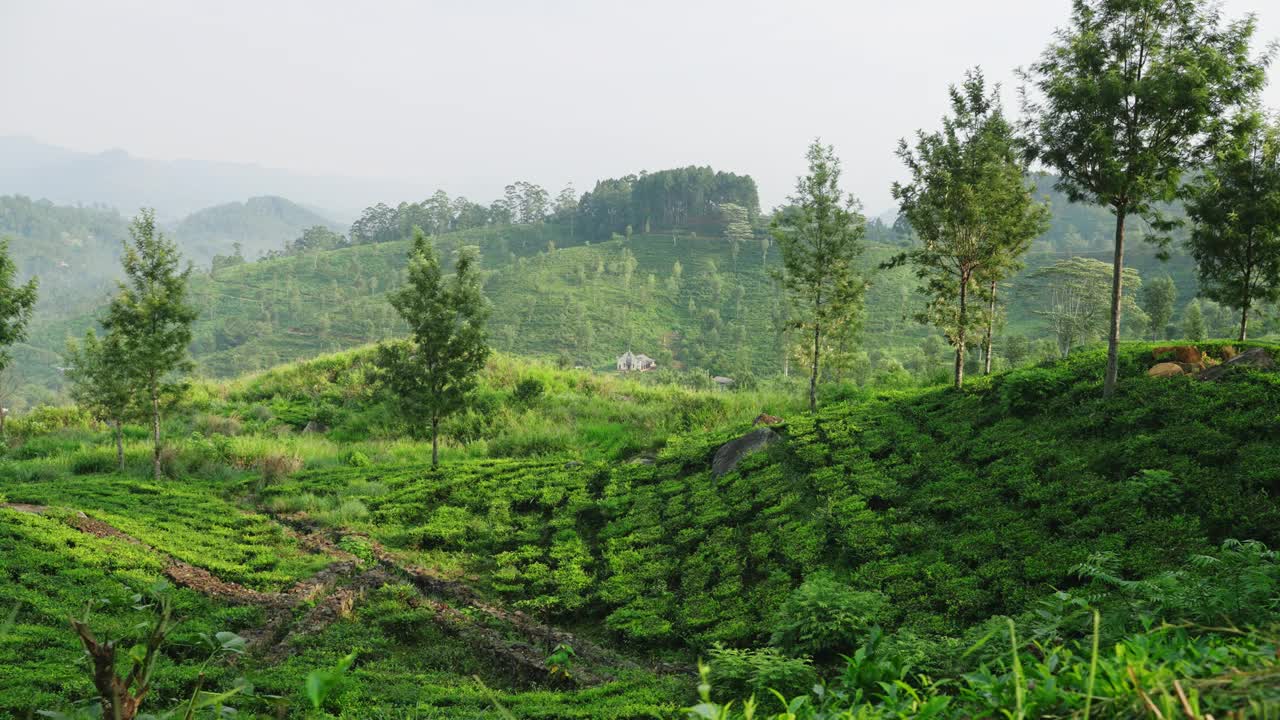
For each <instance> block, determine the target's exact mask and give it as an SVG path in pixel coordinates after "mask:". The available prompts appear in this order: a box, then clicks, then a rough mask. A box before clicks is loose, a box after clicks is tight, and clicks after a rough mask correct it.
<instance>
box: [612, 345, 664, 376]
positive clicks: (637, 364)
mask: <svg viewBox="0 0 1280 720" xmlns="http://www.w3.org/2000/svg"><path fill="white" fill-rule="evenodd" d="M656 367H658V363H657V362H655V361H654V359H653V358H651V357H649V356H648V355H643V354H640V353H632V352H631V351H630V350H628V351H626V352H625V353H623V354H621V355H619V356H618V372H644V371H646V370H653V369H654V368H656Z"/></svg>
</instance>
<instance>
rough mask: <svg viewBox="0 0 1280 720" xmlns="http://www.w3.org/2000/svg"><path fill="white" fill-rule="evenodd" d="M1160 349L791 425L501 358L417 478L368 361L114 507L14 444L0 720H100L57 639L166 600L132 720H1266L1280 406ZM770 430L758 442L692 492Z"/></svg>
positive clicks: (278, 374) (218, 388) (101, 465)
mask: <svg viewBox="0 0 1280 720" xmlns="http://www.w3.org/2000/svg"><path fill="white" fill-rule="evenodd" d="M1153 347H1154V346H1150V345H1140V344H1135V345H1126V346H1125V347H1124V348H1123V353H1122V360H1123V363H1122V371H1121V376H1122V380H1123V382H1122V383H1121V385H1120V391H1119V392H1118V393H1117V394H1116V395H1115V396H1114V397H1112V398H1110V399H1103V398H1102V393H1101V392H1100V390H1101V375H1102V373H1101V368H1102V364H1103V363H1104V361H1105V354H1104V353H1103V352H1102V351H1100V350H1086V351H1082V352H1077V353H1074V354H1072V355H1071V356H1070V357H1069V358H1067V359H1065V360H1062V361H1058V362H1054V363H1049V364H1043V365H1039V366H1035V367H1029V368H1024V369H1019V370H1014V371H1010V372H1006V373H1002V374H997V375H995V376H992V377H990V378H984V379H981V380H979V381H976V382H974V383H972V386H971V387H968V388H966V390H965V391H964V392H955V391H952V390H944V389H940V388H919V389H910V390H900V391H892V392H885V391H882V392H867V391H864V390H858V389H856V388H848V389H844V390H841V389H840V387H839V386H835V387H833V388H831V390H830V392H829V393H828V396H827V397H826V398H825V401H824V403H823V405H822V407H821V408H820V409H819V412H818V413H817V414H816V415H813V416H809V415H807V414H804V413H803V412H801V411H800V410H799V408H798V407H797V402H796V400H795V399H793V396H798V393H795V392H790V391H791V388H785V387H779V388H767V389H762V390H758V391H749V392H748V391H744V392H724V391H710V390H709V391H700V390H691V389H687V388H679V387H674V386H668V385H662V384H661V383H658V382H654V381H653V378H646V379H644V380H647V382H646V381H644V380H624V379H620V378H617V377H614V376H608V375H603V374H595V373H592V372H589V371H572V370H568V371H565V370H553V369H551V368H550V367H547V366H543V365H538V364H536V363H528V362H525V361H520V360H517V359H515V358H510V357H507V356H498V357H496V358H495V359H494V360H493V361H491V363H490V366H489V368H488V369H487V370H486V372H485V375H484V378H483V380H482V387H481V390H480V398H481V402H480V404H479V407H480V410H479V411H477V412H475V413H473V414H472V415H471V416H470V417H469V419H466V420H465V422H464V421H459V422H460V423H461V424H460V425H459V426H458V427H455V428H452V429H451V430H450V432H449V437H450V438H451V439H450V441H449V444H448V446H447V447H446V453H445V462H444V463H443V464H442V466H441V467H440V468H439V469H438V470H432V469H431V467H430V465H429V464H428V463H427V462H426V458H427V457H428V454H427V453H429V446H428V445H424V444H423V443H422V442H420V441H419V440H416V439H415V438H414V435H415V433H414V428H412V427H409V426H406V425H404V424H403V423H395V422H391V421H382V420H379V418H383V417H386V413H382V412H380V411H379V407H380V406H379V403H382V402H385V399H382V398H380V397H379V396H378V395H377V394H376V393H374V392H373V391H372V390H371V389H370V388H369V386H368V383H367V382H366V380H365V374H364V373H365V372H366V369H367V368H366V363H367V352H366V351H352V352H348V353H343V354H341V355H336V356H330V357H327V358H321V359H318V360H316V361H310V362H306V363H299V364H296V365H292V366H286V367H282V368H278V369H275V370H272V371H269V372H267V373H264V374H261V375H256V376H251V377H247V378H243V379H240V380H236V381H231V382H228V383H225V384H206V385H201V386H197V387H196V388H195V389H194V391H193V392H192V393H191V394H190V395H191V400H190V401H189V403H188V405H186V406H184V407H183V408H180V409H179V411H178V412H176V413H174V414H173V415H172V416H171V419H170V421H169V427H167V428H166V430H167V432H168V435H169V437H172V438H180V439H179V440H176V441H175V442H174V443H173V444H172V447H171V449H170V451H169V452H168V453H167V455H166V457H165V458H164V461H165V467H166V469H167V472H168V474H169V477H168V478H167V479H165V480H163V481H160V482H156V481H152V480H150V479H143V478H145V477H146V476H147V473H146V471H147V466H146V463H147V461H148V458H147V457H146V451H147V448H146V442H145V438H146V435H145V431H144V429H143V428H140V427H139V428H132V427H131V428H128V436H129V442H128V443H127V448H126V450H127V453H126V454H127V468H126V470H125V471H124V472H119V471H116V470H115V469H114V467H113V466H114V455H113V451H112V447H111V438H110V435H109V433H107V432H106V431H105V429H104V428H99V427H95V426H94V425H93V424H92V423H90V422H88V421H87V420H86V419H85V418H84V417H82V416H80V415H79V414H77V413H76V412H75V411H45V412H43V413H36V414H32V415H30V416H28V417H26V418H24V419H21V420H15V421H13V422H12V423H11V427H10V436H11V437H10V440H11V442H10V445H9V446H8V448H7V450H6V455H5V459H4V460H3V461H2V464H0V473H2V475H0V477H3V481H2V485H0V494H3V498H0V502H3V503H4V507H3V509H0V579H2V581H0V609H3V610H4V611H5V612H3V613H0V630H3V634H0V717H12V718H27V717H35V713H37V712H38V711H43V710H47V711H53V712H61V713H70V715H68V716H72V717H74V716H75V715H74V713H75V712H77V711H76V707H80V708H82V709H83V708H86V707H88V705H87V701H88V700H90V699H91V698H92V697H93V696H94V690H93V680H92V675H91V672H90V667H89V664H88V663H87V661H86V660H85V659H84V654H83V652H82V650H81V648H80V643H79V641H78V639H77V638H76V636H75V634H74V632H73V631H72V630H71V627H70V624H69V622H68V619H69V618H70V617H72V616H75V617H76V618H82V617H85V616H86V614H87V618H88V620H87V622H88V624H89V625H90V626H92V627H93V628H94V629H95V631H96V632H97V633H99V635H100V636H102V637H121V638H125V640H124V641H123V642H122V646H126V647H127V646H128V645H129V644H130V643H132V642H134V641H133V640H129V639H128V638H131V637H135V636H136V633H137V628H138V626H139V623H144V621H145V620H146V619H147V618H148V617H151V616H152V614H153V613H154V607H153V606H154V605H155V601H154V600H153V599H151V598H153V596H154V595H155V594H159V595H161V596H163V597H165V598H166V600H165V601H166V602H170V603H172V606H173V613H174V616H175V617H176V618H178V619H179V620H180V623H179V624H178V625H177V628H176V629H175V630H174V631H173V633H172V634H171V636H170V639H169V641H168V642H167V643H166V644H165V646H164V648H163V651H162V653H161V657H160V659H159V661H158V663H157V667H156V673H155V678H154V683H153V688H152V690H151V693H150V695H149V697H148V699H147V704H146V706H147V707H148V708H149V709H150V710H151V711H152V712H161V711H165V710H168V709H174V708H177V709H178V712H179V716H181V715H182V713H184V712H186V711H187V709H188V708H189V707H193V706H194V705H195V703H192V702H191V698H194V697H205V694H206V693H212V692H215V691H216V692H219V693H231V694H229V695H226V697H224V698H222V699H220V700H218V701H217V703H212V702H211V703H210V704H209V706H207V707H204V708H201V709H199V710H195V711H193V712H195V713H196V714H197V716H204V715H207V714H208V713H211V712H216V711H217V710H218V707H217V705H221V704H225V705H228V706H234V707H235V708H237V710H238V712H239V714H240V715H241V716H249V717H253V716H263V717H276V716H282V717H350V718H368V717H387V718H390V717H419V718H437V717H439V718H503V717H519V718H525V717H528V718H641V717H673V718H674V717H685V716H687V715H689V716H693V717H716V718H729V717H750V716H755V717H763V716H768V717H773V716H774V715H773V714H774V713H778V712H783V713H784V714H782V715H779V716H778V717H805V718H855V717H857V718H872V717H991V716H996V715H998V714H1001V713H1002V712H1008V713H1010V715H1011V716H1014V715H1017V716H1021V717H1041V716H1054V717H1066V716H1078V715H1082V714H1087V715H1090V716H1101V717H1141V716H1146V717H1184V716H1187V717H1200V716H1202V715H1206V714H1213V715H1214V716H1215V717H1223V716H1228V715H1229V714H1231V713H1236V714H1237V715H1233V716H1240V717H1246V716H1247V717H1254V716H1256V717H1271V716H1274V715H1275V714H1276V712H1277V708H1278V707H1280V661H1278V658H1277V647H1278V645H1277V638H1278V637H1280V631H1278V628H1280V625H1278V623H1280V601H1278V600H1277V598H1280V564H1278V562H1277V557H1276V555H1275V553H1274V552H1273V551H1271V550H1269V549H1268V548H1270V547H1276V546H1277V545H1280V504H1277V502H1276V501H1275V497H1276V495H1277V493H1280V449H1278V448H1280V443H1278V442H1277V441H1278V440H1280V437H1277V434H1278V433H1280V430H1277V427H1278V426H1277V424H1276V420H1277V417H1278V416H1280V375H1277V374H1276V373H1275V372H1274V371H1269V370H1253V369H1240V370H1232V371H1231V372H1228V373H1227V374H1225V375H1224V376H1223V377H1222V378H1221V379H1219V380H1215V381H1205V380H1200V379H1196V378H1194V377H1176V378H1151V377H1147V375H1146V370H1147V368H1149V367H1150V366H1151V365H1152V364H1153V353H1152V350H1153ZM1200 347H1201V349H1202V350H1204V351H1205V352H1207V353H1208V354H1209V355H1210V356H1211V357H1215V356H1219V357H1220V356H1223V355H1224V354H1225V353H1227V352H1228V351H1227V350H1226V349H1225V347H1224V344H1222V343H1204V344H1201V346H1200ZM1263 347H1266V346H1263ZM1235 349H1237V350H1240V349H1244V346H1241V345H1240V344H1236V348H1235ZM1266 349H1267V350H1268V352H1273V351H1274V349H1273V348H1270V347H1266ZM531 379H536V380H537V382H536V383H530V382H525V381H527V380H531ZM535 385H536V389H535ZM522 387H523V389H521V388H522ZM784 391H788V392H786V394H782V393H783V392H784ZM761 411H767V412H770V413H771V414H778V415H781V416H782V417H783V418H784V421H783V422H782V423H781V424H779V425H775V426H774V427H773V428H772V430H771V432H774V433H776V435H777V440H776V441H775V442H773V443H772V444H771V445H770V446H769V447H768V449H767V450H764V451H762V452H758V453H755V454H752V455H748V456H746V457H745V458H743V459H742V460H741V461H740V462H739V463H738V465H737V466H736V467H735V468H734V469H732V470H730V471H728V472H726V473H724V474H722V475H719V476H717V475H715V474H714V473H713V472H712V470H711V460H712V457H713V456H714V455H715V453H716V451H717V449H718V448H719V447H720V446H721V445H722V444H724V443H725V442H726V441H728V440H730V439H732V438H734V437H737V436H739V435H741V434H743V433H744V432H746V431H748V430H750V429H751V428H750V425H751V420H752V418H753V417H755V415H756V414H757V413H759V412H761ZM157 581H164V582H165V584H166V585H167V587H156V586H155V584H156V583H157ZM1095 613H1096V614H1095ZM219 632H224V633H234V634H235V636H238V637H239V638H240V639H242V642H235V641H232V643H231V644H232V646H231V647H230V648H228V647H226V646H225V643H226V642H227V638H229V637H231V636H228V635H217V633H219ZM219 638H221V640H220V639H219ZM352 652H354V653H355V659H354V661H353V663H352V664H351V666H350V668H348V669H346V670H345V671H343V672H337V670H336V669H334V668H335V665H336V664H338V663H339V662H340V661H341V659H342V658H344V657H346V656H348V655H349V654H350V653H352ZM699 660H702V661H709V667H708V668H704V669H703V677H702V680H701V681H700V680H699V670H698V668H699ZM317 671H320V672H321V674H322V675H323V674H324V673H325V672H329V673H330V674H331V675H332V676H333V677H334V678H335V680H334V682H333V683H332V687H331V688H328V689H327V690H326V692H325V693H323V696H322V697H321V696H320V695H316V694H314V693H313V692H312V689H311V687H312V684H313V683H312V682H311V681H309V680H308V678H311V677H317V675H316V673H317ZM326 677H327V676H326ZM315 682H319V681H315ZM700 682H701V683H702V686H701V688H700V687H699V683H700ZM815 685H818V688H817V690H815V689H814V688H815ZM775 691H776V692H777V693H778V695H776V696H775V695H774V692H775ZM752 695H754V696H755V698H756V701H755V704H756V706H758V707H754V706H753V705H752V704H751V701H748V700H747V698H748V697H750V696H752ZM731 698H737V700H736V701H735V702H732V703H729V700H730V699H731ZM784 703H785V705H784ZM787 708H790V709H789V710H788V709H787ZM744 711H747V714H746V715H743V712H744ZM785 713H791V714H790V715H788V714H785ZM202 714H203V715H202Z"/></svg>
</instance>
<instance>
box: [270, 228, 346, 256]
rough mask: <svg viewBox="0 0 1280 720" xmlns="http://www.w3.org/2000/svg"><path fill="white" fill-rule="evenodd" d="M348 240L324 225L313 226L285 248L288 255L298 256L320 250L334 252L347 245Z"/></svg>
mask: <svg viewBox="0 0 1280 720" xmlns="http://www.w3.org/2000/svg"><path fill="white" fill-rule="evenodd" d="M346 243H347V239H346V238H345V237H343V236H342V235H341V234H340V233H336V232H334V231H332V230H330V229H329V228H327V227H325V226H324V225H312V226H311V227H309V228H307V229H306V230H303V231H302V235H300V236H298V238H297V239H295V240H294V241H292V242H290V243H289V244H288V246H286V248H285V252H286V253H290V254H298V253H307V252H317V251H320V250H333V249H334V248H340V247H342V246H344V245H346Z"/></svg>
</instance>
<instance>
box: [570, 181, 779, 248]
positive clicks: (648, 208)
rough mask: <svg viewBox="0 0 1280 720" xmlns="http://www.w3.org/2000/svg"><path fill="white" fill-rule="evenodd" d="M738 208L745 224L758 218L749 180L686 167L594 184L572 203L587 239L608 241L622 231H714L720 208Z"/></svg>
mask: <svg viewBox="0 0 1280 720" xmlns="http://www.w3.org/2000/svg"><path fill="white" fill-rule="evenodd" d="M724 204H733V205H738V206H741V207H743V208H745V209H746V211H747V215H748V218H749V219H751V220H754V219H755V218H757V217H758V216H759V214H760V196H759V193H758V191H757V189H756V181H755V180H754V179H753V178H752V177H751V176H750V175H737V174H734V173H730V172H722V171H721V172H717V171H715V170H713V169H711V168H710V167H696V166H690V167H686V168H679V169H675V170H660V171H658V172H654V173H644V172H642V173H640V174H639V175H626V176H623V177H620V178H610V179H608V180H600V181H598V182H597V183H596V186H595V188H594V189H592V190H591V192H588V193H585V194H583V196H582V199H581V200H580V201H579V202H578V209H577V212H578V215H579V218H580V219H579V222H580V223H581V225H582V228H583V230H584V231H585V232H586V233H587V234H588V236H590V237H593V238H605V237H609V236H610V235H612V234H613V233H623V232H625V231H626V229H627V228H628V227H631V228H634V229H635V230H636V231H640V230H642V229H643V230H646V231H649V230H658V229H669V228H674V227H680V228H691V229H698V228H700V227H708V228H717V229H718V228H720V227H721V226H722V224H723V219H722V215H721V212H720V206H721V205H724Z"/></svg>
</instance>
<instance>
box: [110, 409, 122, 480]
mask: <svg viewBox="0 0 1280 720" xmlns="http://www.w3.org/2000/svg"><path fill="white" fill-rule="evenodd" d="M112 424H113V425H114V426H115V431H116V465H118V466H119V467H120V472H124V431H123V430H122V429H121V427H120V421H119V420H116V421H114V422H113V423H112Z"/></svg>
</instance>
